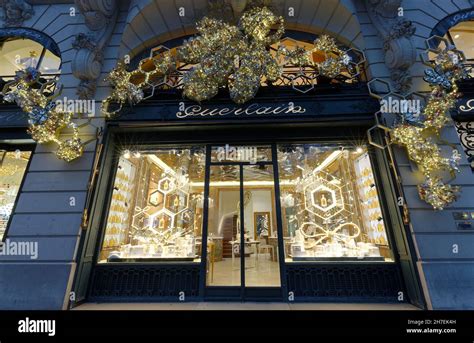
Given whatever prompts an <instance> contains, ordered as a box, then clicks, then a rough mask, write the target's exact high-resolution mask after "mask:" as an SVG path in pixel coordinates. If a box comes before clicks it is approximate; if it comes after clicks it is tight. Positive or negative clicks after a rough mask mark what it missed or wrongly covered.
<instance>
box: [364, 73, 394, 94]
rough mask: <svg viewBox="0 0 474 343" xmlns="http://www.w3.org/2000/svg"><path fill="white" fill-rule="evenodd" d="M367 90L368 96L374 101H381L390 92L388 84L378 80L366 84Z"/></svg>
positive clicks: (390, 88)
mask: <svg viewBox="0 0 474 343" xmlns="http://www.w3.org/2000/svg"><path fill="white" fill-rule="evenodd" d="M367 88H368V89H369V94H370V95H371V96H372V97H374V98H376V99H382V97H383V96H384V95H386V94H389V93H390V92H391V91H392V87H391V86H390V83H388V82H387V81H385V80H382V79H378V78H376V79H372V80H370V81H369V82H367Z"/></svg>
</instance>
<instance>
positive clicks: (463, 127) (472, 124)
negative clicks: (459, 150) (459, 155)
mask: <svg viewBox="0 0 474 343" xmlns="http://www.w3.org/2000/svg"><path fill="white" fill-rule="evenodd" d="M456 130H457V132H458V135H459V138H460V139H461V144H462V146H463V148H464V151H465V152H466V155H467V159H468V161H469V163H470V165H471V169H472V171H474V121H469V122H457V123H456Z"/></svg>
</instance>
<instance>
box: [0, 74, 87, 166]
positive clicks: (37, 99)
mask: <svg viewBox="0 0 474 343" xmlns="http://www.w3.org/2000/svg"><path fill="white" fill-rule="evenodd" d="M40 80H41V73H40V72H39V71H37V70H36V69H34V68H28V69H25V70H22V71H19V72H17V75H16V77H15V79H14V80H13V81H11V82H9V83H7V84H6V85H5V86H4V88H3V91H2V95H3V99H4V100H5V101H8V102H15V103H16V104H17V105H18V106H19V107H21V109H22V110H23V111H24V112H26V113H27V114H28V117H29V124H30V126H29V128H28V133H29V134H30V135H31V137H32V138H33V139H34V140H35V141H36V142H38V143H41V144H43V143H55V144H57V145H58V150H57V152H56V156H57V157H58V158H60V159H62V160H65V161H67V162H70V161H72V160H74V159H76V158H78V157H80V156H81V155H82V152H83V150H84V145H85V143H84V142H82V140H81V139H80V138H79V133H78V129H77V127H76V126H75V124H74V123H73V122H72V116H73V114H72V113H70V112H66V111H63V110H62V109H60V108H59V107H56V104H55V102H54V99H55V98H56V97H58V96H59V95H60V93H61V89H59V90H55V91H51V89H55V84H54V82H52V81H48V82H45V83H42V82H41V81H40ZM65 128H71V129H72V130H73V138H72V139H68V140H66V141H64V142H63V141H61V140H60V139H59V136H60V134H61V131H62V130H63V129H65Z"/></svg>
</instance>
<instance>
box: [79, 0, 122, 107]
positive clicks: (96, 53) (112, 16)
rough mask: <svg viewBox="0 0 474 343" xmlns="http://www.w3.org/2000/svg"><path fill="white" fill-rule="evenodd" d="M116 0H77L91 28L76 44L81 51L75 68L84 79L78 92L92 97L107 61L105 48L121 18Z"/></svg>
mask: <svg viewBox="0 0 474 343" xmlns="http://www.w3.org/2000/svg"><path fill="white" fill-rule="evenodd" d="M117 3H118V2H117V1H116V0H75V4H76V7H77V8H78V9H79V10H80V11H81V13H82V15H83V16H84V18H85V22H86V25H87V28H88V29H89V32H86V33H79V34H77V35H76V37H75V40H74V42H73V43H72V46H73V48H74V49H76V50H77V54H76V56H75V58H74V60H73V62H72V72H73V74H74V76H75V77H77V78H78V79H80V80H81V83H80V85H79V87H78V89H77V95H78V96H79V98H81V99H92V97H93V96H94V94H95V91H96V86H97V79H98V78H99V76H100V72H101V70H102V63H103V53H102V51H103V49H104V48H105V46H106V45H107V43H108V41H109V39H110V37H111V35H112V32H113V30H114V28H115V23H116V21H117V13H118V8H117Z"/></svg>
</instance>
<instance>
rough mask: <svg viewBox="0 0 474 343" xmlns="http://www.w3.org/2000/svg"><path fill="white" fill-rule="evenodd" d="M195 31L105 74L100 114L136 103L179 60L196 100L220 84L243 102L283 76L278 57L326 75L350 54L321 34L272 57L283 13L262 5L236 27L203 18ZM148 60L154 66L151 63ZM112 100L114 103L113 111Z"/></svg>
mask: <svg viewBox="0 0 474 343" xmlns="http://www.w3.org/2000/svg"><path fill="white" fill-rule="evenodd" d="M196 29H197V31H198V35H197V36H196V37H193V38H190V39H188V40H185V41H184V43H183V45H182V46H180V47H179V48H178V49H177V51H176V52H175V53H172V52H171V51H170V50H168V51H164V52H163V51H162V53H160V54H157V55H156V56H153V57H150V58H148V59H145V60H143V61H141V62H140V64H139V67H138V69H137V70H135V71H132V72H128V71H127V70H126V67H125V65H124V64H123V63H120V64H119V65H118V66H117V67H116V68H115V69H114V70H113V71H112V72H111V73H110V74H109V76H108V77H107V81H109V82H110V84H111V85H112V87H113V91H112V94H111V95H110V96H109V97H108V98H107V99H105V100H104V102H103V109H102V111H103V113H104V114H105V115H107V116H110V115H113V114H115V113H118V112H119V111H120V109H121V108H122V106H123V105H124V104H126V103H128V104H130V105H133V104H136V103H138V102H140V101H141V100H142V99H143V92H142V89H144V88H146V87H149V86H151V85H150V84H151V83H152V82H150V80H154V79H160V77H164V78H166V76H167V75H168V74H169V73H170V72H173V71H174V70H176V66H177V65H178V64H191V65H194V66H193V67H192V68H191V69H190V70H189V71H187V72H184V76H183V80H182V83H183V95H184V96H185V97H187V98H189V99H191V100H195V101H198V102H200V101H204V100H209V99H211V98H213V97H215V96H216V95H217V94H218V92H219V89H220V88H225V87H227V88H228V89H229V93H230V97H231V99H232V100H233V101H234V102H236V103H238V104H243V103H245V102H247V101H249V100H251V99H252V98H253V97H255V95H256V94H257V92H258V90H259V88H260V85H261V83H262V80H263V79H265V80H266V81H267V82H270V83H272V82H276V81H277V80H278V79H279V78H280V77H281V75H282V72H283V69H282V66H281V65H280V64H279V60H280V59H283V60H285V61H286V63H290V64H292V65H295V66H300V67H304V66H311V67H315V68H318V69H319V73H320V74H321V75H323V76H326V77H330V78H333V77H335V76H337V75H339V74H340V73H341V71H342V70H343V69H344V68H345V67H347V65H348V62H349V60H348V56H347V55H346V54H345V53H344V52H343V51H342V50H341V49H339V48H338V47H337V45H336V42H335V40H334V39H332V38H330V37H328V36H321V37H319V38H318V39H317V40H316V41H315V42H314V44H315V46H314V49H312V50H310V51H307V50H306V49H304V48H300V47H299V48H296V49H295V50H289V49H287V48H285V47H283V46H280V47H279V48H278V51H277V53H276V56H274V55H272V52H271V49H270V46H271V45H273V44H276V43H278V42H279V41H280V39H281V37H282V36H283V34H284V33H285V25H284V19H283V18H282V17H279V16H276V15H275V14H274V13H273V12H272V11H271V10H270V9H268V8H267V7H265V6H263V7H253V8H251V9H249V10H248V11H246V12H244V13H243V15H242V16H241V18H240V20H239V22H238V24H237V25H231V24H228V23H225V22H224V21H222V20H219V19H215V18H209V17H205V18H203V19H202V20H201V21H199V22H198V23H197V25H196ZM314 53H319V54H321V55H322V56H323V58H322V59H320V62H315V61H313V58H312V56H313V54H314ZM150 59H152V61H153V63H154V65H155V68H150V67H149V65H150ZM151 87H153V86H151ZM112 103H116V104H117V105H116V107H115V109H114V110H112V109H111V104H112Z"/></svg>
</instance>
